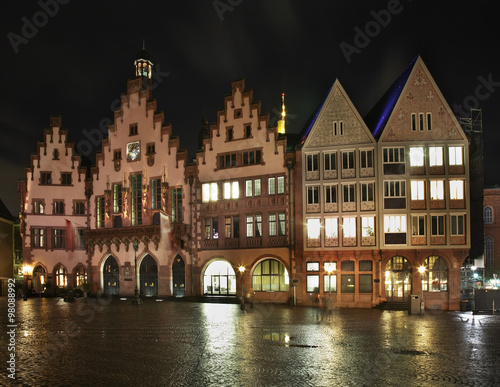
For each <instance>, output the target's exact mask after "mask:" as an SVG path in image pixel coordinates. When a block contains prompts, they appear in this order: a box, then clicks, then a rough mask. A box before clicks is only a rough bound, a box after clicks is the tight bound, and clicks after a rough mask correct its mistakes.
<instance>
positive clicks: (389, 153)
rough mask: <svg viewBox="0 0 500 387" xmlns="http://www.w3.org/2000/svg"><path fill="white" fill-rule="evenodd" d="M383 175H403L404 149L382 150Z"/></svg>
mask: <svg viewBox="0 0 500 387" xmlns="http://www.w3.org/2000/svg"><path fill="white" fill-rule="evenodd" d="M382 153H383V162H384V165H383V167H384V174H386V175H401V174H404V173H405V148H404V147H397V148H384V149H383V151H382Z"/></svg>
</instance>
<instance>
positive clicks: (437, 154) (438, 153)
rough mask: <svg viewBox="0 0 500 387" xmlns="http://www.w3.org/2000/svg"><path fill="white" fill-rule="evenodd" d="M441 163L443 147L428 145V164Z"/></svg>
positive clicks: (436, 164) (438, 164) (432, 165)
mask: <svg viewBox="0 0 500 387" xmlns="http://www.w3.org/2000/svg"><path fill="white" fill-rule="evenodd" d="M442 165H443V147H442V146H431V147H429V166H431V167H438V166H442Z"/></svg>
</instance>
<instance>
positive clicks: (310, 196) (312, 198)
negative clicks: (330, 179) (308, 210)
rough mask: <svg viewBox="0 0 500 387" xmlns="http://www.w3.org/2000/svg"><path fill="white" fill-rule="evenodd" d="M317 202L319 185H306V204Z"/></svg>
mask: <svg viewBox="0 0 500 387" xmlns="http://www.w3.org/2000/svg"><path fill="white" fill-rule="evenodd" d="M318 203H319V186H317V185H314V186H308V187H307V204H318Z"/></svg>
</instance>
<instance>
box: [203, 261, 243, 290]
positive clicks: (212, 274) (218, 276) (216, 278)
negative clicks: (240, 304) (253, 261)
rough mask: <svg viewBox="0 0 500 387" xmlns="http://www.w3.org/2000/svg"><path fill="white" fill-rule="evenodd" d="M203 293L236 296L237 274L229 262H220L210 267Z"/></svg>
mask: <svg viewBox="0 0 500 387" xmlns="http://www.w3.org/2000/svg"><path fill="white" fill-rule="evenodd" d="M203 293H204V294H205V295H224V296H227V295H235V294H236V274H235V273H234V269H233V268H232V266H231V265H230V264H229V263H228V262H226V261H223V260H218V261H214V262H212V263H211V264H210V265H208V267H207V269H206V270H205V275H204V277H203Z"/></svg>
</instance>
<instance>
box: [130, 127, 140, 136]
mask: <svg viewBox="0 0 500 387" xmlns="http://www.w3.org/2000/svg"><path fill="white" fill-rule="evenodd" d="M137 133H138V131H137V124H130V127H129V132H128V135H129V136H135V135H136V134H137Z"/></svg>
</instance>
